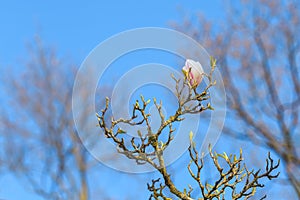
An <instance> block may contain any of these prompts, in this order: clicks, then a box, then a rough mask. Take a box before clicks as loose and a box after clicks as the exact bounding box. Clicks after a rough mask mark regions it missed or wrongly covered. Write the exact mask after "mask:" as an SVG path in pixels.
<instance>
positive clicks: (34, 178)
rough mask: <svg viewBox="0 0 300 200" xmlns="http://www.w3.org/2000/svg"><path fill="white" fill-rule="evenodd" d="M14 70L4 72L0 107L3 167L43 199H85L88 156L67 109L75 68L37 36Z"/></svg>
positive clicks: (87, 197) (87, 190)
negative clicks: (3, 99)
mask: <svg viewBox="0 0 300 200" xmlns="http://www.w3.org/2000/svg"><path fill="white" fill-rule="evenodd" d="M16 70H17V71H18V72H17V73H13V72H10V71H7V72H6V73H7V74H6V77H3V79H5V80H4V81H3V82H4V86H5V89H6V92H7V95H6V98H7V101H8V102H9V104H8V105H7V104H5V107H2V108H1V111H2V115H1V125H3V126H2V127H3V133H1V140H2V141H3V146H2V151H3V153H2V154H3V155H4V158H3V163H2V164H3V166H5V167H6V170H7V171H9V172H11V173H12V174H14V175H16V176H17V177H20V178H21V179H25V180H26V183H27V184H26V185H28V183H29V185H30V186H31V188H32V189H33V190H34V192H36V193H37V194H38V195H40V196H42V197H43V198H45V199H80V200H87V199H89V190H90V184H89V182H88V178H87V174H88V172H89V170H90V168H91V162H92V161H93V160H92V159H91V157H90V156H88V153H87V151H86V150H85V148H84V147H83V146H82V144H81V141H80V139H79V138H78V136H77V132H76V129H75V125H74V122H73V116H72V112H71V102H72V101H71V99H72V96H71V94H72V88H73V81H74V78H75V73H76V67H75V66H73V65H67V64H65V63H64V62H63V61H62V59H59V58H58V57H57V55H56V53H55V51H54V50H53V49H52V48H48V47H45V46H43V44H42V42H41V40H40V39H39V38H36V40H35V44H34V45H33V46H30V59H29V62H28V63H25V64H24V65H20V66H18V67H17V68H16ZM82 95H85V94H82ZM83 120H84V119H83ZM1 132H2V131H1Z"/></svg>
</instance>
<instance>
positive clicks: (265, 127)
mask: <svg viewBox="0 0 300 200" xmlns="http://www.w3.org/2000/svg"><path fill="white" fill-rule="evenodd" d="M299 6H300V2H299V1H265V0H256V1H242V2H234V3H232V4H225V5H224V8H227V15H226V17H224V19H223V21H220V23H217V22H216V21H212V20H209V19H207V18H205V17H203V16H202V15H201V13H200V14H199V15H198V16H197V18H196V19H195V18H194V17H193V18H187V19H185V21H184V22H183V23H175V24H174V25H173V26H174V27H175V28H176V29H178V30H181V31H183V32H186V33H188V34H190V35H191V36H192V37H193V38H195V39H196V40H198V41H199V42H200V43H202V44H204V47H205V48H208V49H209V50H210V53H212V54H213V55H215V56H216V58H217V60H218V62H219V64H220V70H221V71H222V73H223V79H224V80H225V85H226V93H227V96H228V99H229V101H228V105H229V111H228V119H229V121H230V123H226V125H225V128H224V133H226V134H228V135H230V136H233V137H234V138H239V139H242V140H247V141H249V142H252V143H253V144H255V145H259V146H262V147H266V148H268V149H271V150H272V151H274V152H275V153H276V154H277V155H278V156H279V157H280V158H281V160H282V161H283V164H284V168H283V169H284V170H285V172H286V176H287V179H288V182H289V184H290V185H291V186H292V187H293V189H294V191H295V193H296V195H297V196H298V197H299V198H300V178H299V177H300V155H299V154H300V147H299V146H300V123H299V114H300V68H299V62H300V53H299V52H300V38H299V35H300V8H299Z"/></svg>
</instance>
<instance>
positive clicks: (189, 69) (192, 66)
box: [182, 59, 204, 88]
mask: <svg viewBox="0 0 300 200" xmlns="http://www.w3.org/2000/svg"><path fill="white" fill-rule="evenodd" d="M182 72H183V73H184V75H185V77H186V78H187V79H188V80H189V82H190V84H191V86H192V88H196V87H197V86H198V85H199V84H200V83H201V82H202V79H203V74H204V71H203V68H202V65H201V64H200V63H199V62H196V61H194V60H191V59H187V60H186V62H185V65H184V67H183V68H182Z"/></svg>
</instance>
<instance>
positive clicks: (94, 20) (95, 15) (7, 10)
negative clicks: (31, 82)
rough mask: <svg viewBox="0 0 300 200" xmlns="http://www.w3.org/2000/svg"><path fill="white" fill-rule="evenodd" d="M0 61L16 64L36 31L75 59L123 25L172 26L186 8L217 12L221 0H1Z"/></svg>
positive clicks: (48, 42)
mask: <svg viewBox="0 0 300 200" xmlns="http://www.w3.org/2000/svg"><path fill="white" fill-rule="evenodd" d="M0 5H1V6H0V25H1V37H0V65H2V66H3V65H4V66H5V65H7V64H12V63H14V62H15V61H16V58H22V55H24V53H25V52H26V48H25V44H26V43H28V42H30V41H31V40H32V39H33V37H34V35H35V34H39V35H40V36H41V38H42V39H43V40H44V41H45V42H46V43H47V44H51V45H53V46H54V47H56V48H57V50H58V53H60V54H63V55H70V56H72V58H73V59H75V62H81V61H82V60H83V59H84V57H85V56H86V55H87V54H88V53H89V52H90V51H91V50H92V49H93V48H94V47H95V46H96V45H97V44H98V43H100V42H101V41H103V40H104V39H106V38H108V37H110V36H112V35H114V34H117V33H119V32H121V31H124V30H128V29H132V28H137V27H145V26H158V27H168V26H169V22H170V21H172V20H174V21H178V20H181V19H182V16H184V15H185V13H187V14H189V12H195V11H202V12H205V13H206V14H207V16H208V17H210V16H212V17H217V13H218V12H217V11H218V10H220V7H218V6H219V4H218V3H217V1H209V2H208V1H202V2H201V1H197V2H195V1H192V0H188V1H145V2H139V1H126V3H120V1H116V0H112V1H88V2H83V1H68V2H67V1H65V2H61V1H51V2H47V3H46V2H43V1H26V3H25V2H20V1H7V2H4V1H2V3H0Z"/></svg>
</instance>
